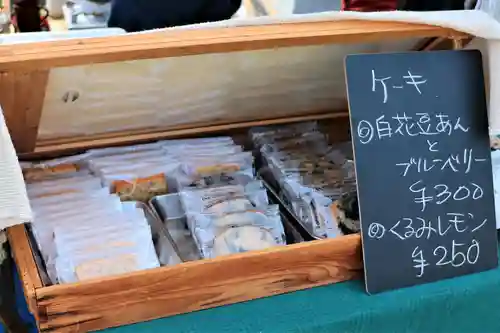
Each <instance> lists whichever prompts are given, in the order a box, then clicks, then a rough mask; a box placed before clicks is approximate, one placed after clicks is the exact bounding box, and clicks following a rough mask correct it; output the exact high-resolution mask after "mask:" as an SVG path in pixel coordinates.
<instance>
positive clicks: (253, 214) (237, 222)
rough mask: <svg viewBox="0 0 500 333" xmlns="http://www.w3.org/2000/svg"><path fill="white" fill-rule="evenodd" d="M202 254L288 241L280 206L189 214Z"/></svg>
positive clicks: (245, 249) (215, 254)
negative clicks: (223, 212)
mask: <svg viewBox="0 0 500 333" xmlns="http://www.w3.org/2000/svg"><path fill="white" fill-rule="evenodd" d="M188 218H189V219H190V220H191V221H193V223H192V227H191V229H192V233H193V236H194V239H195V242H196V244H197V246H198V248H199V250H200V254H201V256H202V257H203V258H215V257H218V256H222V255H228V254H234V253H241V252H247V251H252V250H262V249H266V248H269V247H272V246H277V245H285V244H286V241H285V233H284V229H283V224H282V221H281V217H280V214H279V207H278V206H275V205H273V206H268V207H266V208H265V209H254V210H247V211H242V212H231V213H225V214H188Z"/></svg>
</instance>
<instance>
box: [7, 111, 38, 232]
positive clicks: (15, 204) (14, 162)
mask: <svg viewBox="0 0 500 333" xmlns="http://www.w3.org/2000/svg"><path fill="white" fill-rule="evenodd" d="M32 218H33V214H32V212H31V207H30V204H29V200H28V195H27V194H26V186H25V184H24V178H23V174H22V172H21V166H20V165H19V160H18V159H17V154H16V151H15V149H14V146H13V144H12V140H11V138H10V134H9V131H8V129H7V125H6V124H5V118H4V116H3V111H2V110H1V109H0V230H2V229H5V228H7V227H11V226H13V225H16V224H21V223H26V222H30V221H31V220H32Z"/></svg>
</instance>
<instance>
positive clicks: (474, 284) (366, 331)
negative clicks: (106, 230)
mask: <svg viewBox="0 0 500 333" xmlns="http://www.w3.org/2000/svg"><path fill="white" fill-rule="evenodd" d="M499 314H500V269H495V270H492V271H488V272H484V273H479V274H474V275H469V276H465V277H460V278H454V279H450V280H445V281H440V282H436V283H432V284H427V285H423V286H417V287H413V288H407V289H401V290H397V291H393V292H387V293H383V294H379V295H376V296H368V295H367V294H365V292H364V286H363V283H362V281H350V282H346V283H338V284H335V285H331V286H327V287H322V288H314V289H310V290H306V291H301V292H296V293H291V294H287V295H280V296H275V297H269V298H266V299H260V300H256V301H251V302H247V303H241V304H236V305H231V306H226V307H221V308H216V309H211V310H205V311H200V312H195V313H191V314H186V315H181V316H175V317H171V318H165V319H160V320H155V321H151V322H146V323H141V324H136V325H130V326H124V327H120V328H116V329H109V330H106V331H105V332H106V333H129V332H130V333H140V332H154V333H160V332H168V333H357V332H363V333H379V332H380V333H493V332H495V333H500V316H499Z"/></svg>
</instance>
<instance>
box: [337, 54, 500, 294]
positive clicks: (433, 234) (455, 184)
mask: <svg viewBox="0 0 500 333" xmlns="http://www.w3.org/2000/svg"><path fill="white" fill-rule="evenodd" d="M346 76H347V86H348V88H347V90H348V97H349V109H350V117H351V133H352V137H353V145H354V155H355V162H356V173H357V181H358V198H359V208H360V217H361V229H362V240H363V256H364V266H365V282H366V289H367V291H368V293H370V294H372V293H377V292H381V291H385V290H390V289H396V288H401V287H407V286H412V285H417V284H421V283H426V282H431V281H436V280H440V279H444V278H450V277H454V276H459V275H464V274H469V273H474V272H480V271H484V270H488V269H491V268H494V267H496V266H497V262H498V261H497V235H496V226H495V208H494V197H493V176H492V167H491V155H490V145H489V135H488V119H487V111H486V98H485V89H484V78H483V72H482V59H481V54H480V53H479V52H478V51H472V50H471V51H435V52H411V53H391V54H367V55H352V56H348V57H347V58H346Z"/></svg>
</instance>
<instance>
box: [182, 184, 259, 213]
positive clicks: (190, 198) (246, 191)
mask: <svg viewBox="0 0 500 333" xmlns="http://www.w3.org/2000/svg"><path fill="white" fill-rule="evenodd" d="M180 195H181V202H182V205H183V207H184V210H185V211H186V212H188V213H225V212H231V211H242V210H246V209H250V208H253V207H264V206H267V205H268V204H269V199H268V197H267V192H266V190H265V189H264V187H263V185H262V182H261V181H253V182H251V183H248V184H247V185H228V186H214V187H208V188H198V189H186V190H184V191H182V192H181V193H180Z"/></svg>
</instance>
